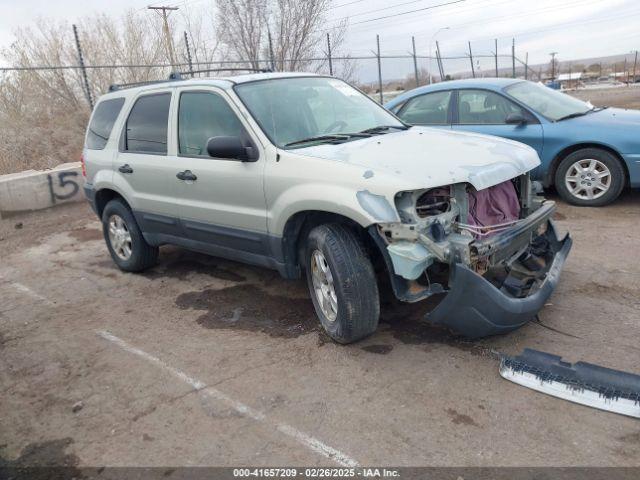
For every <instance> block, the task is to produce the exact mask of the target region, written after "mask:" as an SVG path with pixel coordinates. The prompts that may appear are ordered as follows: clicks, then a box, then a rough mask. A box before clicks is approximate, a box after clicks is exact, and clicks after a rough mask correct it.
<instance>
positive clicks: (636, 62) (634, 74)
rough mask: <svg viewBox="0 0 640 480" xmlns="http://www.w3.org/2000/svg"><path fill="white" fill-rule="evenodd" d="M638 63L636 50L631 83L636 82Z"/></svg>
mask: <svg viewBox="0 0 640 480" xmlns="http://www.w3.org/2000/svg"><path fill="white" fill-rule="evenodd" d="M637 64H638V51H637V50H636V58H635V59H634V60H633V83H636V65H637Z"/></svg>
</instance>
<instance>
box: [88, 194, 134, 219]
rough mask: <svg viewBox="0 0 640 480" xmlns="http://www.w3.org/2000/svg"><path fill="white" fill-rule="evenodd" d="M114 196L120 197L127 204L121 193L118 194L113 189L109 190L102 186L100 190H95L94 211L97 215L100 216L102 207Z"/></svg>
mask: <svg viewBox="0 0 640 480" xmlns="http://www.w3.org/2000/svg"><path fill="white" fill-rule="evenodd" d="M114 198H121V199H122V200H123V201H124V202H125V203H126V204H127V205H128V203H127V201H126V200H125V199H124V197H123V196H122V195H120V194H119V193H118V192H116V191H115V190H110V189H108V188H103V189H102V190H98V191H97V192H96V197H95V204H96V212H97V213H98V216H99V217H100V218H102V212H103V210H104V207H105V206H106V205H107V203H109V202H110V201H111V200H113V199H114Z"/></svg>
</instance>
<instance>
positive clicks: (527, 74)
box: [524, 52, 540, 80]
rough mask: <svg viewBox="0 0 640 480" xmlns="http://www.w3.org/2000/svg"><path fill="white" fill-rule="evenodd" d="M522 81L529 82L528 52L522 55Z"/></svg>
mask: <svg viewBox="0 0 640 480" xmlns="http://www.w3.org/2000/svg"><path fill="white" fill-rule="evenodd" d="M524 79H525V80H529V52H527V53H525V55H524ZM538 80H540V79H538Z"/></svg>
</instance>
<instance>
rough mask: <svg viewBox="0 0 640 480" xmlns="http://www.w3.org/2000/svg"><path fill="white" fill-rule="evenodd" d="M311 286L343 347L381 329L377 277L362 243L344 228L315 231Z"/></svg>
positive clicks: (308, 257)
mask: <svg viewBox="0 0 640 480" xmlns="http://www.w3.org/2000/svg"><path fill="white" fill-rule="evenodd" d="M304 265H305V271H306V276H307V285H308V286H309V292H310V294H311V299H312V301H313V306H314V307H315V310H316V314H317V315H318V318H319V319H320V323H322V326H323V328H324V329H325V331H326V332H327V333H328V334H329V336H330V337H331V338H333V339H334V340H335V341H336V342H339V343H351V342H355V341H357V340H360V339H362V338H364V337H366V336H368V335H371V334H372V333H373V332H375V330H376V328H378V317H379V316H380V301H379V297H378V285H377V283H376V277H375V273H374V270H373V266H372V265H371V260H370V259H369V257H368V255H367V253H366V251H365V250H364V247H363V246H362V243H361V242H360V240H359V239H358V237H357V236H356V234H355V233H354V232H353V231H352V230H350V229H349V228H347V227H346V226H344V225H340V224H326V225H320V226H318V227H315V228H314V229H313V230H311V231H310V232H309V235H308V237H307V244H306V250H305V254H304Z"/></svg>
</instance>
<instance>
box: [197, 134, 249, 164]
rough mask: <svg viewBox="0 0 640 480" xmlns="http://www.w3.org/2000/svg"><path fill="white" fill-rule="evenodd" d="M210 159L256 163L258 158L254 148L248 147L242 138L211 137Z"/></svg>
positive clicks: (208, 146) (208, 150)
mask: <svg viewBox="0 0 640 480" xmlns="http://www.w3.org/2000/svg"><path fill="white" fill-rule="evenodd" d="M207 153H208V154H209V156H210V157H215V158H226V159H229V160H239V161H241V162H255V161H256V160H257V159H258V157H257V155H256V151H255V148H254V147H246V146H245V144H244V142H243V141H242V139H241V138H240V137H211V138H210V139H209V140H207Z"/></svg>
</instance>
